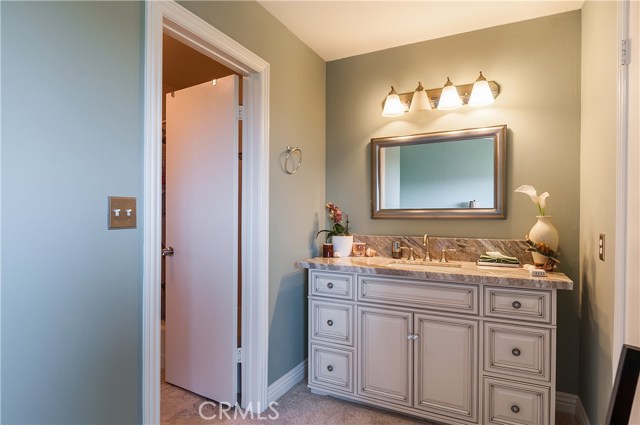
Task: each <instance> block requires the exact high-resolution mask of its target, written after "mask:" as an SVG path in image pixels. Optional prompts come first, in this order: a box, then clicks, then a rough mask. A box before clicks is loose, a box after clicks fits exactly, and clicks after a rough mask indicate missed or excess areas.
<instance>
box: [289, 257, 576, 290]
mask: <svg viewBox="0 0 640 425" xmlns="http://www.w3.org/2000/svg"><path fill="white" fill-rule="evenodd" d="M350 261H351V260H350V258H335V259H330V258H322V257H317V258H309V259H306V260H300V261H297V262H296V266H298V267H300V268H305V269H313V270H325V271H335V272H344V273H368V274H375V275H381V276H390V277H400V278H414V279H423V280H437V281H441V282H452V283H467V284H484V285H494V286H509V287H514V288H535V289H561V290H573V281H572V280H571V279H569V278H568V277H567V276H566V275H565V274H563V273H560V272H551V273H548V274H547V276H546V277H533V276H530V275H529V274H528V272H527V271H526V270H524V269H500V268H498V267H495V268H487V269H483V270H477V266H475V263H466V264H465V265H464V267H463V268H452V269H451V270H450V271H449V270H447V271H443V270H441V269H440V270H438V271H429V270H425V271H417V270H407V269H391V268H386V267H384V266H381V265H375V264H371V265H362V264H350ZM354 261H358V260H354ZM389 261H391V259H389ZM436 267H437V266H436ZM472 267H476V270H473V269H472Z"/></svg>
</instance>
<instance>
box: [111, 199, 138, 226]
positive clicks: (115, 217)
mask: <svg viewBox="0 0 640 425" xmlns="http://www.w3.org/2000/svg"><path fill="white" fill-rule="evenodd" d="M136 215H137V211H136V198H129V197H122V196H109V229H135V228H136Z"/></svg>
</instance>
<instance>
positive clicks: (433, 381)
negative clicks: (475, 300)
mask: <svg viewBox="0 0 640 425" xmlns="http://www.w3.org/2000/svg"><path fill="white" fill-rule="evenodd" d="M414 320H415V322H414V329H415V333H416V335H417V339H416V340H415V341H414V350H415V394H416V402H415V407H416V408H418V409H421V410H425V411H428V412H432V413H437V414H440V415H446V416H450V417H453V418H458V419H463V420H470V421H474V422H475V421H476V418H477V410H478V409H477V405H478V402H477V398H478V394H477V386H478V380H477V376H478V354H477V353H478V322H477V321H476V320H467V319H454V318H450V317H440V316H432V315H426V314H416V315H415V319H414Z"/></svg>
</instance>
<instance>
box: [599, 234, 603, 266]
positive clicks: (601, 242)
mask: <svg viewBox="0 0 640 425" xmlns="http://www.w3.org/2000/svg"><path fill="white" fill-rule="evenodd" d="M598 257H599V258H600V259H601V260H602V261H604V233H600V238H599V239H598Z"/></svg>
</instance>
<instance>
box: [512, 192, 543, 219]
mask: <svg viewBox="0 0 640 425" xmlns="http://www.w3.org/2000/svg"><path fill="white" fill-rule="evenodd" d="M515 191H516V192H520V193H524V194H527V195H529V197H530V198H531V200H532V201H533V203H534V204H536V205H537V206H538V211H539V212H540V215H541V216H544V215H545V214H544V212H545V208H546V206H547V198H548V197H549V192H544V193H543V194H541V195H540V196H538V192H537V191H536V188H535V187H533V186H529V185H528V184H523V185H522V186H520V187H519V188H517V189H516V190H515Z"/></svg>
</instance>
